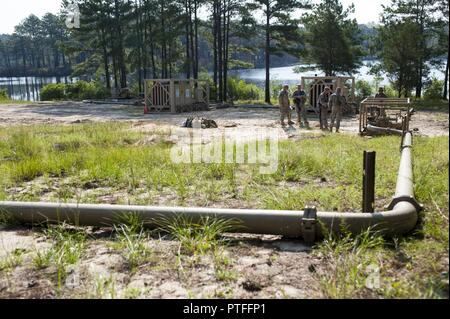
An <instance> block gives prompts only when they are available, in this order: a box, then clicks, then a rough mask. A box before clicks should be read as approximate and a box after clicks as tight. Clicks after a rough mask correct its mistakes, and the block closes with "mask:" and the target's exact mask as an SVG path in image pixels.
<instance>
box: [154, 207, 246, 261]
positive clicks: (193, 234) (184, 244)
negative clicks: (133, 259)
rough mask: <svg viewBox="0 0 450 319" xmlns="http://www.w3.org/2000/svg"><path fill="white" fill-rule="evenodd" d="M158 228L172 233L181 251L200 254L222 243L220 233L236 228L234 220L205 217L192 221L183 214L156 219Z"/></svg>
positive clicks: (216, 247)
mask: <svg viewBox="0 0 450 319" xmlns="http://www.w3.org/2000/svg"><path fill="white" fill-rule="evenodd" d="M157 224H158V225H159V230H161V231H164V232H167V233H169V234H170V235H172V236H173V237H174V238H175V239H177V240H178V241H179V242H180V245H181V248H182V252H184V253H186V254H189V255H192V256H201V255H204V254H206V253H208V252H210V251H213V252H214V251H216V250H217V249H218V248H219V247H220V246H221V245H223V244H224V239H222V238H220V235H221V234H223V233H225V232H228V231H230V230H231V229H233V228H236V226H237V225H238V223H237V222H236V221H232V220H231V221H230V220H222V219H217V218H211V217H205V218H201V219H200V220H199V221H193V220H192V219H190V218H188V217H185V216H182V215H181V216H175V217H173V218H161V219H159V220H158V221H157Z"/></svg>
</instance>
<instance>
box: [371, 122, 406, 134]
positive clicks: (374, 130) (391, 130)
mask: <svg viewBox="0 0 450 319" xmlns="http://www.w3.org/2000/svg"><path fill="white" fill-rule="evenodd" d="M366 131H367V132H369V133H373V134H393V135H403V131H402V130H398V129H395V128H389V127H379V126H375V125H371V124H368V125H367V127H366Z"/></svg>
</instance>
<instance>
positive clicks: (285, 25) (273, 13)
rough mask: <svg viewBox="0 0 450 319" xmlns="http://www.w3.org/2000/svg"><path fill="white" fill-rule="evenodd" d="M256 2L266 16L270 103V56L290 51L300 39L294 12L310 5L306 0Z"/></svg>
mask: <svg viewBox="0 0 450 319" xmlns="http://www.w3.org/2000/svg"><path fill="white" fill-rule="evenodd" d="M254 3H255V5H256V8H259V9H261V10H262V12H263V17H264V24H263V27H264V32H265V39H264V44H263V47H264V55H265V69H266V80H265V101H266V102H267V103H269V104H270V103H271V102H270V97H271V94H270V56H271V55H273V54H276V53H278V52H280V51H289V50H290V49H291V48H292V46H296V44H297V43H298V41H300V37H299V33H298V21H297V20H294V19H293V18H292V13H293V12H294V11H295V10H298V9H306V8H309V5H308V3H307V2H306V1H304V0H254Z"/></svg>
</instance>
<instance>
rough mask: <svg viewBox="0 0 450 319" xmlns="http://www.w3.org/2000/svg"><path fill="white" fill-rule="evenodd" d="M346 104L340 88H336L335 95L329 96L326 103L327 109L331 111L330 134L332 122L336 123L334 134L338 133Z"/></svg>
mask: <svg viewBox="0 0 450 319" xmlns="http://www.w3.org/2000/svg"><path fill="white" fill-rule="evenodd" d="M346 104H347V100H346V98H345V96H343V95H342V88H340V87H338V88H336V93H333V94H331V96H330V100H329V101H328V108H330V109H331V123H330V132H333V126H334V121H336V133H338V132H339V127H340V126H341V119H342V109H343V108H344V106H345V105H346Z"/></svg>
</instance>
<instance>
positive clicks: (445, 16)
mask: <svg viewBox="0 0 450 319" xmlns="http://www.w3.org/2000/svg"><path fill="white" fill-rule="evenodd" d="M439 12H440V13H441V15H440V17H439V20H438V22H437V29H438V34H439V48H440V49H441V51H440V52H439V53H441V54H442V55H444V56H446V63H445V70H444V72H445V75H444V87H443V89H442V99H444V100H448V75H449V65H448V57H449V54H448V51H449V49H448V45H449V43H448V42H449V41H448V38H449V2H448V0H440V1H439Z"/></svg>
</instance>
